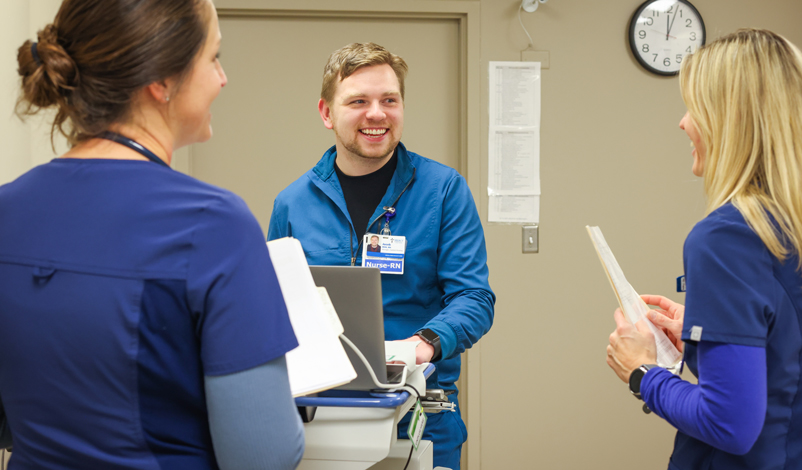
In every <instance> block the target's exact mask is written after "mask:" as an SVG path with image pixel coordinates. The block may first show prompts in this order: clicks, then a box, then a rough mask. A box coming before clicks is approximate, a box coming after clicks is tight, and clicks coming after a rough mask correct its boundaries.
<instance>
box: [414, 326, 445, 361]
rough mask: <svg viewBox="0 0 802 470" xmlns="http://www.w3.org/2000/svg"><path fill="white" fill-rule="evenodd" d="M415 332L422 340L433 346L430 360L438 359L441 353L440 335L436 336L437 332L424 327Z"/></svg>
mask: <svg viewBox="0 0 802 470" xmlns="http://www.w3.org/2000/svg"><path fill="white" fill-rule="evenodd" d="M415 334H416V335H418V336H420V337H421V338H422V339H423V341H424V342H426V343H428V344H431V345H432V347H433V348H434V354H433V355H432V362H434V361H439V360H440V356H441V355H442V351H441V350H440V337H439V336H437V333H435V332H434V331H432V330H430V329H428V328H424V329H422V330H419V331H418V332H416V333H415Z"/></svg>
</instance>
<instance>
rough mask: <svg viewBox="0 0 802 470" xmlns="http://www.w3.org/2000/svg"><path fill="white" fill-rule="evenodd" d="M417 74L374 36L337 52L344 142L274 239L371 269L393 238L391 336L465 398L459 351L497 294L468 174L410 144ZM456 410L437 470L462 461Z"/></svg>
mask: <svg viewBox="0 0 802 470" xmlns="http://www.w3.org/2000/svg"><path fill="white" fill-rule="evenodd" d="M406 73H407V64H406V63H405V62H404V60H403V59H402V58H400V57H398V56H397V55H395V54H392V53H390V52H389V51H387V50H386V49H385V48H383V47H381V46H379V45H377V44H373V43H366V44H357V43H355V44H350V45H348V46H345V47H343V48H342V49H340V50H338V51H335V52H334V53H333V54H332V55H331V57H330V58H329V61H328V64H327V65H326V68H325V70H324V74H323V89H322V91H321V95H320V96H321V98H320V101H319V103H318V111H320V117H321V118H322V119H323V125H324V126H326V128H328V129H331V130H333V131H334V141H335V145H334V146H333V147H331V148H330V149H328V150H327V151H326V153H325V154H324V155H323V158H322V159H321V160H320V161H319V162H318V164H317V165H316V166H315V167H314V168H312V169H311V170H309V171H308V172H307V173H306V174H305V175H303V176H302V177H301V178H299V179H298V180H297V181H295V182H294V183H292V184H291V185H290V186H289V187H287V188H286V189H285V190H284V191H282V192H281V193H280V194H279V195H278V197H277V198H276V201H275V203H274V205H273V215H272V217H271V219H270V229H269V233H268V239H270V240H272V239H276V238H280V237H286V236H292V237H295V238H297V239H299V240H300V241H301V245H302V246H303V248H304V252H305V254H306V257H307V260H308V262H309V264H310V265H351V266H354V265H361V266H367V265H371V263H373V262H376V257H375V256H376V253H370V255H371V256H363V254H368V252H370V251H372V250H369V249H368V247H369V246H370V245H369V243H370V242H369V240H370V239H371V238H372V237H373V234H378V233H382V234H383V235H392V236H391V237H389V238H390V239H391V240H392V241H391V244H390V245H389V246H388V249H387V250H385V249H384V247H382V250H381V256H382V257H387V261H389V262H387V263H378V264H382V265H383V266H393V267H394V266H401V269H400V270H397V269H394V268H384V267H382V268H380V269H381V270H382V297H383V301H384V327H385V336H386V339H387V340H401V341H421V343H420V344H419V345H418V346H417V361H418V363H423V362H433V363H434V364H435V365H436V366H437V371H436V372H435V373H434V374H433V375H432V376H431V377H430V378H429V380H428V381H427V384H426V385H427V388H429V389H443V390H445V392H446V394H447V397H448V399H449V400H450V401H452V402H453V403H455V404H457V405H458V403H457V388H456V386H455V382H456V380H457V378H458V377H459V372H460V356H459V355H460V353H462V352H463V351H465V349H467V348H469V347H471V346H472V345H473V344H474V343H475V342H476V341H478V340H479V338H481V337H482V335H484V334H485V333H487V331H488V330H489V329H490V326H491V324H492V323H493V306H494V304H495V295H494V294H493V291H492V290H491V289H490V285H489V284H488V280H487V279H488V270H487V253H486V249H485V240H484V232H483V231H482V224H481V222H480V220H479V215H478V213H477V211H476V206H475V204H474V202H473V197H472V196H471V192H470V190H469V189H468V185H467V183H466V182H465V179H464V178H463V177H462V176H460V175H459V173H457V172H456V171H454V170H453V169H452V168H449V167H447V166H445V165H442V164H440V163H437V162H435V161H433V160H429V159H427V158H424V157H421V156H420V155H417V154H415V153H412V152H410V151H408V150H407V149H406V147H404V145H403V144H402V143H401V134H402V132H403V130H404V78H405V76H406ZM365 243H368V246H367V247H366V246H364V245H365ZM378 264H375V265H377V266H378ZM355 295H356V294H355ZM456 409H457V411H456V412H454V413H451V412H443V413H439V414H436V415H429V416H428V422H427V424H426V428H425V430H424V435H423V439H427V440H430V441H432V442H434V466H435V467H437V466H443V467H447V468H451V469H453V470H458V469H459V467H460V450H461V448H462V443H463V442H465V439H466V436H467V432H466V430H465V424H464V423H463V421H462V418H461V416H460V413H459V407H458V406H457V408H456ZM408 419H409V416H407V418H405V419H404V420H403V421H402V422H401V424H399V437H401V438H406V429H407V423H408Z"/></svg>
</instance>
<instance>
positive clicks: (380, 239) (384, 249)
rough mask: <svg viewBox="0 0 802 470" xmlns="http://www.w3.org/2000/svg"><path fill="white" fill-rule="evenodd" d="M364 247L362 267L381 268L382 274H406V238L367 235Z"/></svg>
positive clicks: (363, 241)
mask: <svg viewBox="0 0 802 470" xmlns="http://www.w3.org/2000/svg"><path fill="white" fill-rule="evenodd" d="M362 247H363V248H362V266H365V267H368V268H379V271H381V272H382V274H404V254H405V252H406V250H407V239H406V237H399V236H396V235H377V234H375V233H366V234H365V237H364V239H363V240H362Z"/></svg>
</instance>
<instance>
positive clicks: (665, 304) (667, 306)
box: [640, 295, 685, 352]
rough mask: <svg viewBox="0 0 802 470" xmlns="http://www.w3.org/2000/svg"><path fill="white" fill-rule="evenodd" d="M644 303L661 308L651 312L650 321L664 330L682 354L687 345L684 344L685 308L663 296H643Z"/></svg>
mask: <svg viewBox="0 0 802 470" xmlns="http://www.w3.org/2000/svg"><path fill="white" fill-rule="evenodd" d="M640 298H641V299H643V301H644V302H646V303H647V304H649V305H655V306H657V307H660V308H659V309H657V310H649V320H651V321H652V323H654V326H656V327H658V328H660V329H661V330H663V332H664V333H665V334H666V336H668V339H669V340H671V342H672V343H673V344H674V347H676V348H677V350H679V352H682V351H683V350H684V349H685V343H683V342H682V322H683V320H684V319H685V306H683V305H682V304H678V303H676V302H674V301H673V300H670V299H667V298H665V297H663V296H662V295H642V296H640Z"/></svg>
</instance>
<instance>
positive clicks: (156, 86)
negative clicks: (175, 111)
mask: <svg viewBox="0 0 802 470" xmlns="http://www.w3.org/2000/svg"><path fill="white" fill-rule="evenodd" d="M145 91H146V93H147V95H149V96H150V97H151V98H153V99H154V100H156V102H157V103H162V104H166V103H168V102H169V101H170V93H169V91H168V85H167V83H166V82H164V81H160V82H153V83H151V84H150V85H148V86H146V87H145Z"/></svg>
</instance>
